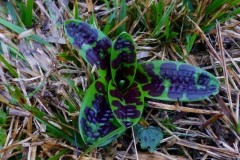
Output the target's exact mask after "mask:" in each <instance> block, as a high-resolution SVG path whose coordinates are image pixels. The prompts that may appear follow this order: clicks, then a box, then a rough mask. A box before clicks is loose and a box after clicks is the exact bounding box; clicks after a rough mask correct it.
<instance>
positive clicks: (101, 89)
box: [95, 81, 106, 94]
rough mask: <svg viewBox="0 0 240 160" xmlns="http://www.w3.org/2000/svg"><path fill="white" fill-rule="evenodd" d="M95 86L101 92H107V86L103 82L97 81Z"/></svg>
mask: <svg viewBox="0 0 240 160" xmlns="http://www.w3.org/2000/svg"><path fill="white" fill-rule="evenodd" d="M95 88H96V90H97V91H98V92H99V93H102V94H106V91H105V86H104V84H103V83H102V82H99V81H97V82H96V83H95Z"/></svg>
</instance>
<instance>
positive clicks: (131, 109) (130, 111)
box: [114, 105, 141, 119]
mask: <svg viewBox="0 0 240 160" xmlns="http://www.w3.org/2000/svg"><path fill="white" fill-rule="evenodd" d="M114 114H115V116H116V117H117V118H119V119H126V118H138V117H139V116H140V114H141V113H140V111H138V110H136V107H135V106H134V105H126V106H121V107H119V108H118V109H117V110H115V111H114Z"/></svg>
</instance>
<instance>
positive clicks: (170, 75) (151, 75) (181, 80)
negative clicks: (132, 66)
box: [135, 61, 219, 101]
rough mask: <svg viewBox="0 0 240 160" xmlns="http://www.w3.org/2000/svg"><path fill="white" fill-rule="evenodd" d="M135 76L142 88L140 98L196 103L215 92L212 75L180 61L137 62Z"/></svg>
mask: <svg viewBox="0 0 240 160" xmlns="http://www.w3.org/2000/svg"><path fill="white" fill-rule="evenodd" d="M135 77H136V78H135V80H136V81H137V82H138V83H140V84H141V85H142V90H143V92H144V96H146V97H148V98H154V99H159V100H165V101H178V100H179V101H199V100H203V99H206V98H208V97H209V96H211V95H216V94H217V93H218V91H219V81H218V80H217V79H216V77H215V76H213V75H212V74H211V73H209V72H207V71H205V70H203V69H201V68H198V67H194V66H192V65H189V64H185V63H181V62H174V61H152V62H144V63H140V64H138V69H137V72H136V76H135Z"/></svg>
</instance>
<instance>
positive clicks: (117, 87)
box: [64, 20, 219, 146]
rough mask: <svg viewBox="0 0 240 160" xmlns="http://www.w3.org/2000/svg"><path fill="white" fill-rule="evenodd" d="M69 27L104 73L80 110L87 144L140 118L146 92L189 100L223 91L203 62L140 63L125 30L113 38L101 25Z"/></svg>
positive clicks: (82, 49)
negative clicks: (200, 65) (103, 31)
mask: <svg viewBox="0 0 240 160" xmlns="http://www.w3.org/2000/svg"><path fill="white" fill-rule="evenodd" d="M64 30H65V34H66V37H67V39H68V40H69V42H70V43H71V44H72V45H73V46H74V47H75V48H76V49H77V50H78V51H79V55H80V56H81V57H82V58H83V59H84V60H85V61H86V62H87V63H88V64H89V65H90V66H96V68H97V72H98V75H99V77H100V78H99V79H97V80H96V81H94V82H93V83H92V84H91V85H90V86H89V88H88V89H87V91H86V93H85V95H84V98H83V100H82V104H81V108H80V113H79V130H80V134H81V136H82V138H83V140H84V142H85V143H86V144H88V145H91V144H93V143H94V142H96V141H98V140H99V139H101V138H104V137H106V136H107V135H108V134H110V133H112V132H113V131H115V130H116V129H118V128H120V127H122V126H123V127H125V128H126V129H127V128H129V127H131V126H133V125H135V124H137V123H138V121H139V119H140V117H141V115H142V112H143V108H144V98H145V97H147V98H152V99H158V100H163V101H184V102H188V101H199V100H203V99H206V98H208V97H209V96H211V95H215V94H217V93H218V90H219V82H218V80H217V79H216V77H215V76H213V75H212V74H211V73H209V72H207V71H205V70H203V69H201V68H198V67H194V66H192V65H189V64H185V63H181V62H175V61H161V60H157V61H151V62H141V63H138V62H137V52H136V49H135V43H134V41H133V38H132V37H131V36H130V35H129V34H128V33H126V32H123V33H121V34H120V35H119V36H118V37H117V38H116V39H115V40H114V41H113V42H112V41H111V40H110V39H109V38H108V37H107V36H106V35H104V34H103V33H102V32H101V31H100V30H98V29H97V28H95V27H93V26H91V25H89V24H88V23H85V22H82V21H79V20H68V21H66V22H65V24H64ZM121 134H122V132H121V133H118V134H117V135H115V136H112V137H111V138H109V139H107V140H106V141H104V143H102V144H101V145H100V146H104V145H107V144H108V143H110V142H112V141H113V140H114V139H116V138H117V137H118V136H120V135H121Z"/></svg>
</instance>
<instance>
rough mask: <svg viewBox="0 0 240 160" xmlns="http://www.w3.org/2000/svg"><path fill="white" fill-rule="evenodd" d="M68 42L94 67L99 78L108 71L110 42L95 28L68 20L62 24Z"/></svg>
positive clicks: (78, 21) (77, 21)
mask: <svg viewBox="0 0 240 160" xmlns="http://www.w3.org/2000/svg"><path fill="white" fill-rule="evenodd" d="M64 30H65V34H66V36H67V38H68V40H69V42H70V43H71V44H72V45H73V46H74V47H75V48H77V49H78V50H79V53H80V55H81V56H82V57H83V59H84V60H85V61H87V62H88V63H89V64H90V65H91V66H94V65H96V67H97V70H98V74H99V75H100V76H101V77H105V76H106V75H107V69H109V63H110V52H111V47H112V41H111V40H110V39H109V38H108V37H106V36H105V35H104V33H102V32H101V31H100V30H98V29H97V28H95V27H93V26H91V25H89V24H88V23H85V22H82V21H80V20H68V21H66V22H65V24H64Z"/></svg>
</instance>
